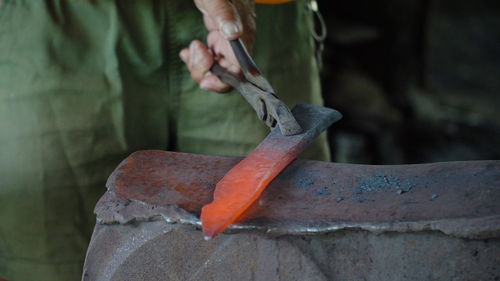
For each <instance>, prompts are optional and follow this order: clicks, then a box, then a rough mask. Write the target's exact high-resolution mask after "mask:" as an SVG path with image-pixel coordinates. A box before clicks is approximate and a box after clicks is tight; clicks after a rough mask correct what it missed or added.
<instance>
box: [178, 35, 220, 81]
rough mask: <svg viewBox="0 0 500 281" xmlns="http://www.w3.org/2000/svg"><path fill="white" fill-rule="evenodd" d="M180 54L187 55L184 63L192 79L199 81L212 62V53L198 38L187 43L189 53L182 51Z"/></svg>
mask: <svg viewBox="0 0 500 281" xmlns="http://www.w3.org/2000/svg"><path fill="white" fill-rule="evenodd" d="M181 54H182V55H184V56H186V57H187V61H188V63H187V64H186V65H187V67H188V69H189V72H190V73H191V77H192V78H193V80H194V81H196V82H197V83H200V82H201V80H202V79H203V78H204V77H205V75H206V74H207V73H208V72H209V71H210V67H211V66H212V64H213V63H214V58H213V55H212V54H211V53H210V52H209V51H208V49H207V48H206V47H205V45H203V43H201V42H200V41H198V40H195V41H193V42H191V44H190V45H189V54H187V55H186V53H185V52H182V51H181ZM181 58H182V56H181Z"/></svg>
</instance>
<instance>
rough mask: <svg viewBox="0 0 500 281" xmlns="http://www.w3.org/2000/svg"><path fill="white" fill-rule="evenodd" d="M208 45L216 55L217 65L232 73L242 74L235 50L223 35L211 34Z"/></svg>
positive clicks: (218, 33) (208, 37)
mask: <svg viewBox="0 0 500 281" xmlns="http://www.w3.org/2000/svg"><path fill="white" fill-rule="evenodd" d="M207 44H208V46H209V47H210V50H212V51H213V52H214V54H215V57H216V58H217V63H218V64H219V65H220V66H222V67H223V68H224V69H226V70H228V71H229V72H232V73H239V72H240V65H239V63H238V60H237V59H236V57H235V55H234V52H233V49H232V48H231V45H230V44H229V41H227V40H226V39H225V38H224V36H223V35H222V33H220V32H218V31H216V32H210V33H209V34H208V36H207Z"/></svg>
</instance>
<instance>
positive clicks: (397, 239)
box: [83, 151, 500, 281]
mask: <svg viewBox="0 0 500 281" xmlns="http://www.w3.org/2000/svg"><path fill="white" fill-rule="evenodd" d="M240 160H241V158H235V157H221V156H206V155H193V154H185V153H175V152H164V151H140V152H136V153H134V154H132V155H131V156H130V157H128V158H127V159H125V160H124V161H123V162H122V163H121V164H120V166H119V167H118V168H117V169H116V170H115V171H114V173H113V174H112V175H111V176H110V178H109V180H108V183H107V188H108V191H107V192H106V193H105V194H104V196H103V197H102V198H101V199H100V201H99V202H98V204H97V206H96V208H95V213H96V215H97V224H96V227H95V230H94V234H93V236H92V240H91V242H90V245H89V249H88V252H87V257H86V260H85V266H84V273H83V280H120V281H123V280H499V279H500V239H499V237H500V161H471V162H448V163H433V164H422V165H400V166H371V165H352V164H336V163H326V162H318V161H306V160H296V161H294V162H293V163H292V164H291V165H290V166H289V167H287V168H286V169H285V171H283V172H282V173H281V174H280V175H279V176H278V177H277V178H276V179H275V180H274V181H273V182H272V183H271V185H270V186H269V187H268V188H267V189H266V191H265V192H264V194H263V196H262V197H261V199H260V200H259V201H258V202H257V203H256V204H254V205H253V206H252V207H251V208H250V209H249V210H248V212H247V213H246V214H245V215H244V216H243V218H242V220H241V221H240V222H239V223H238V224H235V225H233V226H231V227H230V228H229V229H228V230H227V231H226V232H224V233H222V234H220V235H219V236H217V237H216V238H215V239H214V240H211V241H205V240H204V239H203V235H202V232H201V230H200V221H199V213H200V210H201V207H202V206H203V205H204V204H206V203H208V202H210V201H211V200H212V193H213V190H214V187H215V184H216V183H217V181H218V180H219V179H220V178H222V176H223V175H224V174H225V173H226V172H227V171H228V170H229V169H230V168H231V167H233V166H234V165H235V164H236V163H237V162H238V161H240ZM193 163H195V164H193Z"/></svg>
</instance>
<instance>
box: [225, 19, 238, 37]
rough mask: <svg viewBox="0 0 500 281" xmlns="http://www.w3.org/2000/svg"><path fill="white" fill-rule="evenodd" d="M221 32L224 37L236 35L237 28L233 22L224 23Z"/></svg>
mask: <svg viewBox="0 0 500 281" xmlns="http://www.w3.org/2000/svg"><path fill="white" fill-rule="evenodd" d="M222 32H224V34H226V35H233V34H236V33H238V26H237V25H236V24H235V23H234V22H230V21H228V22H225V23H224V24H223V25H222Z"/></svg>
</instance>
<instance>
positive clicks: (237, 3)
mask: <svg viewBox="0 0 500 281" xmlns="http://www.w3.org/2000/svg"><path fill="white" fill-rule="evenodd" d="M194 2H195V4H196V7H198V9H199V10H200V11H201V12H202V14H203V20H204V22H205V26H206V28H207V30H208V31H209V33H208V36H207V45H208V48H207V46H205V45H204V44H203V43H202V42H201V41H199V40H194V41H192V42H191V44H190V45H189V47H187V48H184V49H182V50H181V52H180V53H179V55H180V57H181V59H182V60H183V61H184V63H185V64H186V66H187V67H188V69H189V72H190V73H191V77H192V78H193V80H194V81H196V82H197V83H199V84H200V88H202V89H204V90H208V91H215V92H219V93H224V92H227V91H229V90H230V89H231V86H229V85H227V84H225V83H223V82H222V81H221V80H220V79H219V77H217V76H216V75H214V74H212V73H210V67H211V66H212V64H213V63H214V62H217V63H218V64H219V65H220V66H222V67H223V68H225V69H226V70H228V71H230V72H233V73H235V74H239V73H240V72H241V69H240V66H239V64H238V61H237V60H236V57H235V56H234V53H233V51H232V49H231V46H230V45H229V41H228V40H233V39H237V38H241V40H242V41H243V43H244V44H245V46H246V47H247V49H248V50H249V51H251V49H252V46H253V42H254V38H255V8H254V2H253V0H232V1H231V2H230V1H228V0H194Z"/></svg>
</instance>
